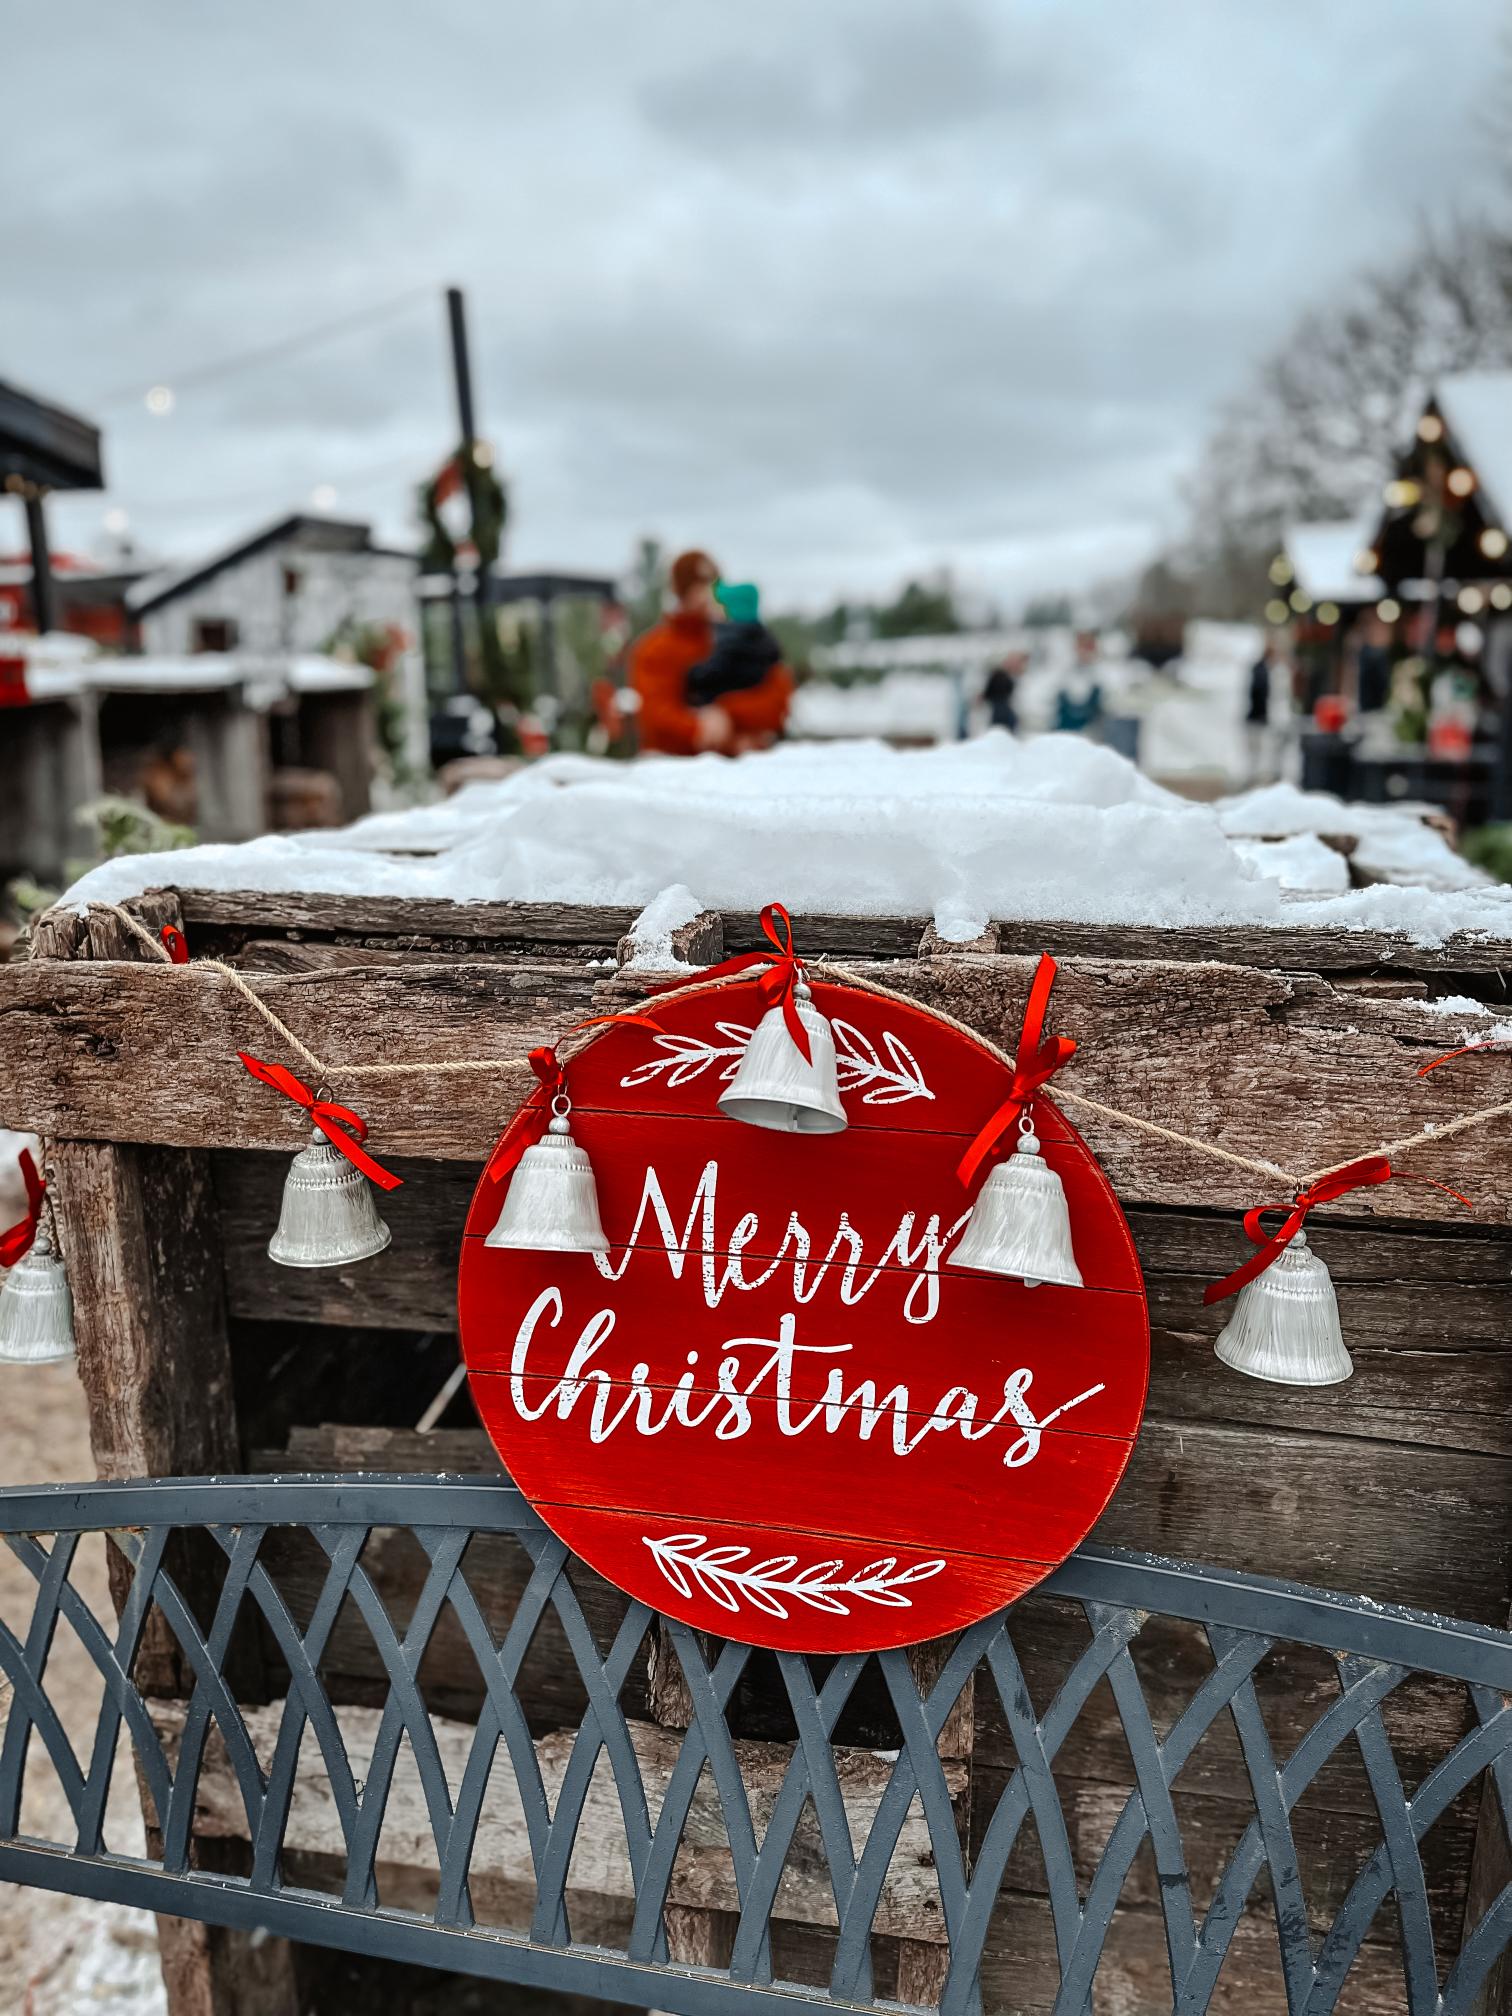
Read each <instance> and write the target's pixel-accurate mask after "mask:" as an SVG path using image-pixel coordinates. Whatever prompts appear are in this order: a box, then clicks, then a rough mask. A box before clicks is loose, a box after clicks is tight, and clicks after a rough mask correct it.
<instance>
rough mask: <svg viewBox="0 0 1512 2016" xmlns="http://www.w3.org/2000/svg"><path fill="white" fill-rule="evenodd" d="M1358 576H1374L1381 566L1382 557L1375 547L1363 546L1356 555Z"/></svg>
mask: <svg viewBox="0 0 1512 2016" xmlns="http://www.w3.org/2000/svg"><path fill="white" fill-rule="evenodd" d="M1354 564H1355V572H1356V574H1374V572H1375V571H1376V569H1377V567H1379V566H1380V564H1381V556H1380V554H1379V553H1377V551H1376V550H1375V548H1374V546H1362V547H1361V548H1360V550H1359V552H1358V553H1356V555H1355V563H1354Z"/></svg>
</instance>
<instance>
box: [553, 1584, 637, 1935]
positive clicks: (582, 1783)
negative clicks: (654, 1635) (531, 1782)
mask: <svg viewBox="0 0 1512 2016" xmlns="http://www.w3.org/2000/svg"><path fill="white" fill-rule="evenodd" d="M570 1558H571V1557H570V1556H569V1557H568V1559H569V1560H570ZM551 1605H552V1608H553V1609H554V1610H555V1611H556V1613H557V1616H558V1617H559V1618H560V1619H561V1623H562V1629H563V1630H564V1631H565V1632H566V1634H567V1643H568V1645H569V1646H570V1647H571V1649H572V1656H573V1658H574V1659H575V1660H576V1662H577V1669H578V1673H579V1676H580V1677H581V1679H582V1682H583V1685H584V1686H585V1687H586V1688H587V1690H588V1709H587V1713H586V1714H585V1715H584V1717H583V1719H582V1721H581V1723H579V1725H578V1730H577V1734H576V1736H574V1738H573V1742H572V1749H571V1752H570V1753H569V1755H568V1758H567V1769H566V1770H565V1771H564V1772H563V1774H562V1783H561V1787H560V1789H559V1791H558V1793H557V1801H556V1810H555V1812H554V1813H553V1814H552V1816H551V1834H550V1837H549V1839H548V1840H547V1843H546V1853H545V1854H544V1855H543V1856H542V1858H541V1865H540V1871H539V1876H538V1885H539V1888H538V1893H537V1897H536V1908H535V1916H534V1918H533V1919H532V1921H531V1928H530V1932H531V1937H532V1938H533V1939H539V1940H540V1941H541V1942H542V1943H543V1944H544V1945H548V1946H560V1945H565V1944H566V1942H567V1940H568V1939H569V1937H570V1936H571V1931H570V1927H569V1925H568V1922H567V1872H568V1869H569V1868H570V1867H571V1863H572V1851H573V1849H574V1847H575V1846H576V1844H577V1830H578V1823H579V1821H580V1820H581V1819H582V1817H583V1803H584V1801H585V1800H586V1799H587V1797H588V1788H589V1786H590V1785H591V1783H592V1782H593V1772H594V1767H595V1766H596V1765H597V1763H598V1758H599V1752H600V1750H604V1751H607V1753H608V1757H609V1768H610V1770H611V1771H612V1772H613V1774H614V1789H615V1792H616V1794H617V1795H618V1798H619V1805H620V1819H621V1821H622V1822H623V1825H624V1829H625V1852H626V1854H627V1855H628V1856H629V1858H630V1880H631V1883H632V1884H633V1886H634V1888H635V1889H636V1890H637V1891H638V1890H639V1889H640V1886H641V1882H642V1879H643V1876H644V1873H645V1867H646V1862H647V1860H648V1858H649V1856H650V1854H651V1812H650V1808H649V1807H648V1805H647V1804H646V1787H645V1783H644V1781H643V1780H642V1778H641V1770H640V1760H639V1759H638V1758H637V1756H636V1754H635V1746H634V1744H633V1743H632V1742H631V1741H630V1729H629V1725H628V1723H627V1722H626V1719H625V1711H624V1709H623V1708H621V1706H620V1702H619V1692H620V1689H621V1687H623V1686H624V1684H625V1680H626V1677H627V1675H628V1674H629V1671H630V1663H631V1661H632V1660H633V1659H634V1657H635V1655H636V1653H637V1652H638V1651H639V1650H640V1648H641V1646H642V1645H643V1644H644V1643H645V1641H646V1636H647V1633H648V1632H649V1631H650V1629H651V1616H652V1613H651V1611H650V1610H649V1609H648V1607H647V1606H646V1605H645V1604H644V1603H631V1605H630V1606H629V1608H628V1609H627V1610H626V1612H625V1615H624V1617H623V1618H622V1619H621V1620H620V1625H619V1629H618V1630H617V1631H616V1632H615V1635H614V1643H613V1645H612V1646H611V1647H610V1650H609V1653H608V1656H607V1657H606V1656H605V1655H604V1654H602V1653H601V1652H600V1651H599V1649H598V1646H597V1645H596V1644H595V1643H594V1638H593V1633H592V1631H590V1630H589V1628H588V1620H587V1618H586V1617H585V1616H584V1615H583V1606H582V1605H581V1604H580V1603H579V1602H578V1598H577V1591H576V1590H575V1589H574V1588H573V1586H572V1583H571V1581H570V1580H569V1578H568V1574H567V1562H566V1561H564V1562H563V1565H562V1567H561V1568H560V1569H559V1570H558V1573H557V1577H556V1580H555V1582H554V1583H553V1584H552V1589H551Z"/></svg>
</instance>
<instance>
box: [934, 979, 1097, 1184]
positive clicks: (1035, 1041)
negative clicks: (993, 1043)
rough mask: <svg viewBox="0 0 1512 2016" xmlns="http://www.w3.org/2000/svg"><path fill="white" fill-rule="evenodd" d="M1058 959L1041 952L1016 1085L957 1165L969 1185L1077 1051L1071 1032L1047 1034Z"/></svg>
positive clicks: (1015, 1067)
mask: <svg viewBox="0 0 1512 2016" xmlns="http://www.w3.org/2000/svg"><path fill="white" fill-rule="evenodd" d="M1056 970H1057V969H1056V964H1055V961H1054V960H1053V959H1052V958H1051V957H1050V954H1049V953H1048V952H1042V953H1041V954H1040V962H1039V965H1038V966H1036V967H1035V969H1034V979H1033V982H1032V983H1031V985H1030V988H1029V1000H1028V1003H1027V1005H1026V1007H1025V1009H1024V1026H1023V1028H1022V1029H1021V1030H1020V1031H1019V1041H1018V1053H1017V1055H1016V1056H1015V1058H1014V1060H1013V1085H1012V1088H1011V1089H1010V1091H1009V1094H1008V1097H1007V1098H1006V1099H1005V1100H1004V1101H1003V1103H1002V1105H1001V1106H999V1108H998V1109H997V1111H996V1112H995V1113H994V1114H993V1116H992V1118H991V1119H990V1120H989V1121H988V1122H987V1124H986V1126H985V1127H983V1129H982V1131H981V1132H980V1133H979V1134H978V1135H977V1137H976V1139H975V1140H974V1141H973V1142H972V1144H971V1146H970V1147H969V1148H968V1149H967V1150H966V1153H965V1154H964V1155H963V1156H962V1157H961V1159H960V1162H959V1163H958V1164H957V1165H956V1175H957V1176H959V1178H960V1179H961V1181H962V1183H964V1184H966V1185H967V1186H968V1187H969V1185H970V1183H971V1179H972V1177H973V1176H975V1175H976V1173H977V1170H978V1169H979V1168H980V1167H981V1166H982V1163H983V1161H984V1160H985V1159H986V1157H987V1155H988V1154H990V1152H991V1151H992V1149H993V1147H994V1146H995V1145H996V1143H997V1142H998V1141H1000V1140H1001V1139H1002V1137H1003V1135H1004V1134H1006V1133H1007V1131H1008V1129H1009V1128H1010V1127H1011V1126H1012V1125H1013V1123H1014V1121H1015V1120H1017V1118H1018V1116H1019V1114H1020V1113H1022V1112H1023V1110H1024V1108H1025V1106H1026V1105H1027V1104H1028V1103H1029V1100H1030V1099H1031V1098H1032V1097H1033V1096H1034V1094H1035V1093H1036V1092H1037V1091H1038V1090H1039V1088H1040V1087H1041V1085H1045V1084H1048V1083H1049V1081H1050V1080H1051V1079H1052V1078H1053V1077H1054V1076H1055V1074H1056V1072H1057V1071H1059V1070H1060V1068H1061V1066H1062V1065H1063V1064H1069V1063H1070V1061H1071V1059H1072V1058H1073V1057H1074V1056H1075V1055H1076V1045H1075V1044H1074V1043H1073V1042H1072V1041H1071V1038H1070V1037H1069V1036H1046V1035H1045V1034H1044V1028H1045V1015H1046V1012H1047V1011H1048V1009H1049V1006H1050V989H1051V988H1052V987H1053V986H1054V985H1055V975H1056Z"/></svg>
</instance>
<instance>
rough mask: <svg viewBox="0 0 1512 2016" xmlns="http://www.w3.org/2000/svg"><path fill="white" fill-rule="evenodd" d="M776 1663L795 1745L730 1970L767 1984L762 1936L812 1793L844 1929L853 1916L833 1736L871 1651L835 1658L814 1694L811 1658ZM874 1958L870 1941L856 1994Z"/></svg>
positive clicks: (867, 1986) (781, 1657) (789, 1657)
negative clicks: (867, 1655) (793, 1726)
mask: <svg viewBox="0 0 1512 2016" xmlns="http://www.w3.org/2000/svg"><path fill="white" fill-rule="evenodd" d="M777 1664H778V1671H779V1673H780V1674H781V1677H782V1683H783V1690H784V1692H785V1693H786V1695H787V1699H788V1705H789V1707H790V1708H791V1709H792V1711H793V1719H794V1722H795V1724H796V1726H797V1730H798V1742H797V1744H796V1745H795V1746H794V1750H793V1754H792V1756H791V1757H790V1758H789V1759H788V1766H787V1769H786V1771H785V1772H784V1773H783V1776H782V1783H781V1785H780V1786H779V1787H778V1789H777V1797H776V1798H775V1799H774V1800H773V1802H772V1810H771V1813H770V1815H769V1816H768V1818H767V1824H766V1828H765V1831H764V1832H763V1834H762V1838H761V1848H760V1851H759V1853H758V1854H757V1857H756V1862H755V1866H754V1867H753V1868H752V1870H751V1881H750V1887H749V1889H748V1890H747V1892H746V1895H745V1897H744V1898H743V1900H742V1905H741V1913H740V1922H739V1924H738V1925H737V1926H736V1928H735V1943H734V1948H733V1950H732V1952H731V1955H730V1973H731V1974H732V1976H733V1977H734V1978H735V1979H736V1980H750V1981H757V1982H763V1983H765V1982H768V1981H770V1980H771V1978H772V1950H771V1940H770V1939H769V1938H768V1937H766V1936H765V1934H766V1931H767V1927H768V1925H769V1923H770V1919H771V1913H772V1909H773V1906H774V1905H775V1903H776V1901H777V1892H778V1889H779V1888H780V1887H781V1883H782V1877H783V1872H784V1870H785V1869H786V1867H787V1860H788V1856H789V1855H790V1854H791V1852H792V1847H793V1840H794V1837H795V1836H796V1834H797V1832H798V1825H799V1822H800V1821H801V1820H802V1818H803V1809H804V1806H805V1804H806V1803H807V1801H808V1799H809V1796H810V1794H813V1797H814V1815H815V1818H816V1819H817V1820H818V1823H819V1836H820V1839H821V1841H822V1842H823V1844H824V1859H825V1862H826V1865H827V1871H826V1873H827V1874H828V1876H829V1883H830V1895H831V1897H832V1898H833V1899H834V1904H835V1921H836V1924H837V1926H838V1927H839V1928H840V1929H841V1930H842V1931H843V1929H844V1926H845V1923H846V1919H847V1917H848V1916H849V1913H850V1909H851V1905H852V1902H853V1900H854V1897H855V1889H856V1853H855V1846H854V1843H853V1842H852V1840H851V1831H850V1820H849V1816H848V1815H847V1814H846V1811H845V1798H844V1795H843V1794H842V1792H841V1790H840V1781H839V1777H838V1775H837V1773H836V1769H835V1753H834V1748H833V1745H832V1744H831V1743H830V1741H829V1737H830V1732H831V1731H832V1730H833V1729H834V1726H835V1724H836V1722H837V1721H838V1720H839V1718H840V1715H841V1712H842V1711H843V1709H844V1707H845V1704H846V1702H847V1701H848V1700H849V1699H850V1696H851V1692H852V1690H853V1689H854V1687H855V1685H856V1682H857V1681H858V1680H859V1679H860V1677H861V1675H862V1673H863V1672H864V1671H865V1668H866V1654H865V1653H860V1652H851V1653H847V1654H845V1655H844V1656H843V1657H842V1658H839V1659H837V1660H836V1661H835V1663H834V1665H833V1666H832V1667H831V1668H830V1670H829V1672H828V1673H827V1674H826V1675H825V1677H824V1680H823V1682H822V1683H821V1684H820V1687H819V1689H818V1692H817V1693H816V1692H815V1689H814V1675H813V1670H812V1668H811V1667H810V1665H809V1662H808V1660H807V1659H805V1658H802V1657H800V1656H799V1655H798V1654H797V1653H794V1652H781V1653H779V1654H778V1655H777ZM816 1771H817V1773H818V1777H817V1780H816V1775H815V1774H816ZM837 1858H838V1866H837ZM870 1959H871V1953H870V1946H869V1945H868V1951H867V1963H868V1964H867V1968H866V1971H865V1974H864V1976H863V1977H862V1981H861V1985H860V1986H859V1987H858V1989H857V1994H858V1995H869V1994H870V1993H871V1968H870Z"/></svg>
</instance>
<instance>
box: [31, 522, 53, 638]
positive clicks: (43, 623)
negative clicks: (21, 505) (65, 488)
mask: <svg viewBox="0 0 1512 2016" xmlns="http://www.w3.org/2000/svg"><path fill="white" fill-rule="evenodd" d="M26 532H27V537H28V538H29V540H30V541H31V564H32V621H33V622H34V623H35V624H36V626H37V629H38V631H39V632H41V633H43V634H45V633H46V632H47V631H49V630H54V629H56V628H57V622H58V598H57V595H56V593H55V592H54V588H53V573H52V554H51V553H50V551H49V550H48V545H47V513H46V511H45V510H44V509H43V505H42V492H41V491H40V490H31V489H28V491H27V493H26Z"/></svg>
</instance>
